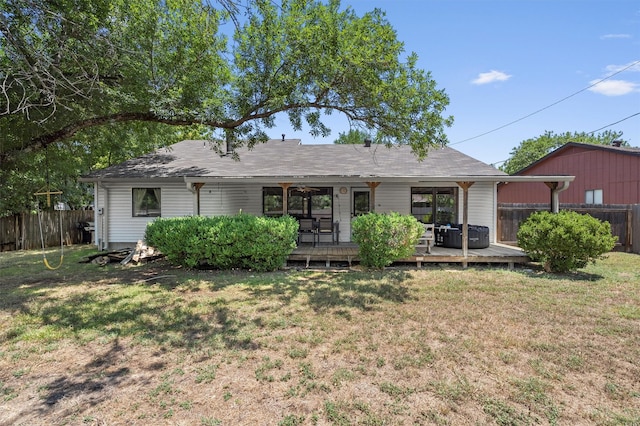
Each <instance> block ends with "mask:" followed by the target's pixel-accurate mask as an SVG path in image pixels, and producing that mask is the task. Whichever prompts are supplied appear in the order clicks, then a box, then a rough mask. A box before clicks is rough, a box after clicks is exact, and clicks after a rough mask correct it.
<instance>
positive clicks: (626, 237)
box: [498, 142, 640, 252]
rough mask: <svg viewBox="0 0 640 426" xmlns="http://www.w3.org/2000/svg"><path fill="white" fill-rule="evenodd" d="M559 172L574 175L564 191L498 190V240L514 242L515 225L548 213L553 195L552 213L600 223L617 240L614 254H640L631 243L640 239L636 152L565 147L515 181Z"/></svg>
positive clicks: (517, 185)
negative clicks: (536, 213)
mask: <svg viewBox="0 0 640 426" xmlns="http://www.w3.org/2000/svg"><path fill="white" fill-rule="evenodd" d="M559 173H566V174H569V175H573V176H575V180H574V181H573V183H572V184H571V186H570V187H568V188H557V187H555V184H553V183H552V182H550V183H549V184H548V187H544V186H540V185H536V184H532V183H528V182H513V181H512V182H505V183H502V184H500V185H499V186H498V206H499V226H498V239H499V241H502V242H507V243H509V242H514V241H515V240H516V235H517V230H518V224H519V223H520V222H522V221H523V220H524V219H526V217H527V216H528V215H529V214H531V213H532V212H534V211H539V210H547V209H549V204H550V193H551V191H555V193H557V194H558V203H560V204H559V205H556V206H554V207H553V208H554V210H556V211H557V210H558V209H559V208H560V207H562V209H566V210H574V211H577V212H580V213H588V214H590V215H591V216H593V217H596V218H597V219H600V220H606V221H608V222H609V223H610V225H611V230H612V233H613V235H615V236H617V237H618V244H617V249H624V250H626V251H632V250H633V251H634V252H638V251H640V244H638V243H637V242H636V243H635V244H633V242H634V241H639V240H640V238H638V235H640V234H638V233H639V232H640V226H638V223H639V221H640V217H638V216H639V215H638V214H637V213H635V214H634V213H633V212H634V211H638V205H639V204H640V148H629V147H621V146H617V145H611V146H608V145H593V144H584V143H576V142H569V143H567V144H565V145H563V146H561V147H560V148H558V149H556V150H555V151H553V152H551V153H549V154H547V155H546V156H544V157H543V158H541V159H540V160H538V161H536V162H535V163H533V164H531V165H530V166H528V167H526V168H524V169H522V170H520V171H519V172H517V173H516V176H540V175H556V174H559ZM633 205H636V206H635V207H634V206H633ZM634 232H635V233H636V234H634ZM634 235H636V236H635V237H634Z"/></svg>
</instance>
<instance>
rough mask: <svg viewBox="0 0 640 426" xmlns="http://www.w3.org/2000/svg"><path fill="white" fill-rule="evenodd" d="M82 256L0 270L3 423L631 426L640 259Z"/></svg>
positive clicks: (0, 264)
mask: <svg viewBox="0 0 640 426" xmlns="http://www.w3.org/2000/svg"><path fill="white" fill-rule="evenodd" d="M52 253H53V252H52ZM88 253H90V251H89V250H87V249H77V248H71V249H69V250H67V251H66V254H65V263H64V264H63V266H62V267H61V268H60V269H58V270H56V271H49V270H47V269H46V268H44V266H43V264H42V261H41V254H40V253H38V252H18V253H11V252H9V253H1V254H0V294H1V295H2V297H0V406H2V409H0V424H11V423H15V422H16V421H18V419H20V420H21V421H22V422H23V423H29V424H51V423H54V424H57V423H60V424H63V423H66V424H73V423H74V422H83V421H84V422H85V423H87V422H88V423H91V422H93V423H101V424H102V423H105V424H120V423H123V424H124V423H141V422H142V423H146V424H170V423H175V422H176V421H182V422H186V423H189V424H202V425H214V424H241V423H244V424H256V423H259V424H272V425H280V424H281V425H297V424H334V425H351V424H353V425H356V424H360V425H385V424H438V425H447V424H452V425H453V424H498V425H528V424H531V425H533V424H596V425H618V424H622V425H633V424H640V385H639V383H638V381H637V377H640V364H639V363H638V359H640V314H639V312H640V257H638V256H637V255H631V254H625V253H612V254H610V255H609V256H608V258H607V259H605V260H602V261H599V262H598V263H596V264H594V265H589V266H588V267H587V268H585V269H583V270H580V271H579V272H578V273H575V274H566V275H550V274H547V273H544V272H543V271H542V270H540V269H539V268H537V267H536V266H535V265H534V266H528V267H527V268H523V269H516V270H513V271H509V270H506V269H499V268H489V267H478V268H469V269H462V268H460V267H458V266H449V265H444V266H441V265H432V266H429V267H424V268H422V269H411V268H402V267H398V268H389V269H387V270H385V271H382V272H381V271H375V272H370V271H366V270H359V269H357V268H354V269H353V270H326V271H325V270H296V269H291V270H286V271H279V272H274V273H265V274H260V273H255V272H251V271H229V272H221V271H190V270H185V269H182V268H173V267H171V266H169V265H167V264H166V263H164V262H158V263H150V264H145V265H140V266H127V267H123V266H121V265H118V264H115V265H114V264H109V265H107V266H104V267H100V266H97V265H94V264H80V263H78V260H79V259H81V258H82V257H83V256H85V255H86V254H88ZM33 395H38V397H39V398H37V400H34V399H33ZM69 401H73V404H74V405H73V409H69V406H68V405H65V404H69ZM131 401H135V404H131ZM582 401H591V402H590V403H589V404H587V403H582ZM16 416H18V417H16ZM83 419H85V420H83Z"/></svg>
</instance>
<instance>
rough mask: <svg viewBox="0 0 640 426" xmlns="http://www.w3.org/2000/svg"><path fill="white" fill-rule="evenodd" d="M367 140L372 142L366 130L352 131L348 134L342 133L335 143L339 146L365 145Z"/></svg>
mask: <svg viewBox="0 0 640 426" xmlns="http://www.w3.org/2000/svg"><path fill="white" fill-rule="evenodd" d="M366 139H369V140H372V137H371V135H370V134H369V133H367V132H365V131H364V130H359V129H350V130H349V131H348V132H340V133H339V134H338V138H337V139H336V140H335V141H333V143H335V144H338V145H363V144H364V141H365V140H366Z"/></svg>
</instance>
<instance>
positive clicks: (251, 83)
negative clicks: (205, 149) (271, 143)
mask: <svg viewBox="0 0 640 426" xmlns="http://www.w3.org/2000/svg"><path fill="white" fill-rule="evenodd" d="M404 54H405V52H404V50H403V44H402V43H401V42H400V41H399V40H398V39H397V37H396V33H395V31H394V29H393V28H392V27H391V25H390V24H389V22H388V21H387V20H386V18H385V15H384V13H383V12H382V11H381V10H377V9H376V10H373V11H371V12H370V13H366V14H364V15H363V16H357V15H356V14H355V12H354V11H353V10H352V9H351V8H349V7H346V8H342V7H341V5H340V2H339V1H337V0H331V1H328V2H323V1H319V0H315V1H314V0H283V1H282V2H281V3H280V4H276V3H275V2H271V1H264V0H246V3H245V2H243V3H240V2H239V1H236V0H216V1H215V2H213V0H211V1H207V0H205V1H201V0H165V1H159V0H93V1H91V2H86V1H77V0H56V1H53V0H43V1H34V0H0V83H1V84H0V135H1V136H0V179H1V180H2V183H3V185H0V186H2V187H3V190H2V191H3V193H2V196H3V198H2V199H3V201H4V203H3V204H4V206H0V214H2V213H6V212H8V211H10V210H15V209H19V208H21V207H22V206H23V205H24V204H25V203H27V200H26V199H25V197H24V194H31V193H33V192H34V191H35V190H37V189H38V187H39V186H41V185H40V184H41V183H42V179H43V178H39V177H38V176H44V170H43V169H42V165H43V164H45V163H47V164H48V167H49V168H51V169H57V172H59V173H60V177H61V179H63V180H73V179H75V177H76V176H77V175H78V174H81V173H85V172H87V171H89V170H90V169H92V168H96V167H101V166H104V165H107V164H110V163H112V162H113V161H116V160H118V159H120V160H124V159H126V158H130V156H134V155H139V154H141V153H142V152H148V151H149V150H151V149H153V148H156V147H158V146H160V145H168V144H170V143H173V142H176V141H177V140H179V139H178V137H179V136H183V135H186V134H192V135H194V136H197V137H199V138H203V137H204V138H207V139H210V140H212V141H217V142H218V143H222V142H223V141H225V140H226V139H227V137H231V139H232V140H233V142H234V144H235V145H236V146H240V145H242V144H248V145H253V144H256V143H259V142H261V141H264V140H266V139H267V131H268V129H270V128H272V127H273V126H274V125H275V117H276V115H278V114H286V115H288V118H289V120H290V122H291V123H292V125H293V127H294V128H295V129H297V130H301V129H302V127H303V126H304V125H305V124H306V125H308V126H309V128H310V129H311V133H312V134H313V135H325V136H326V135H328V134H329V131H330V129H329V128H328V127H327V126H326V125H325V124H324V122H323V119H324V118H325V116H324V115H323V114H332V113H339V114H344V115H345V116H346V117H347V118H348V119H349V120H350V121H351V122H352V123H354V124H356V125H361V126H363V127H366V128H368V129H371V130H372V131H375V134H376V138H375V139H376V142H381V143H386V144H394V143H406V144H409V145H411V147H412V148H413V149H414V151H415V153H416V154H417V155H419V156H422V155H426V152H427V149H428V148H429V146H431V145H432V144H440V143H442V142H443V141H446V136H445V134H444V128H445V127H447V126H449V125H451V123H452V118H450V117H444V116H443V113H444V110H445V108H446V106H447V104H448V102H449V99H448V97H447V95H446V94H445V92H444V91H443V90H441V89H438V88H437V87H436V82H435V81H434V80H433V79H432V78H431V75H430V73H429V72H426V71H424V70H422V69H419V68H417V66H416V62H417V57H416V55H415V54H408V55H407V56H406V57H403V55H404ZM45 148H46V151H47V152H48V154H46V155H45V154H44V151H45ZM65 153H66V155H65ZM73 156H77V158H72V157H73ZM45 158H48V160H47V161H45ZM34 166H35V167H39V168H38V169H34ZM66 172H69V173H68V174H66V175H65V173H66ZM55 174H56V173H53V172H52V173H51V176H53V175H55ZM23 178H26V179H23ZM54 183H55V182H54ZM54 183H52V185H53V184H54ZM55 184H57V185H62V183H55ZM8 192H11V193H12V196H11V197H10V198H11V200H12V201H9V198H7V199H5V198H4V197H5V195H6V194H7V193H8ZM18 192H21V193H22V196H17V193H18ZM16 197H17V198H22V199H21V200H18V199H17V198H16ZM27 204H28V203H27Z"/></svg>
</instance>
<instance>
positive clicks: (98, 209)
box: [80, 136, 573, 255]
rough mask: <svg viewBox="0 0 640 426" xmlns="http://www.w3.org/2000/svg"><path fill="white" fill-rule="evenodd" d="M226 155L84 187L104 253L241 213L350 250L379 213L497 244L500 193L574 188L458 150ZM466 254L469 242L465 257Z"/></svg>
mask: <svg viewBox="0 0 640 426" xmlns="http://www.w3.org/2000/svg"><path fill="white" fill-rule="evenodd" d="M227 151H228V152H216V151H215V150H213V149H212V147H211V146H210V142H207V141H194V140H185V141H182V142H179V143H176V144H174V145H172V146H169V147H167V148H161V149H158V150H156V151H155V152H153V153H150V154H147V155H144V156H141V157H138V158H135V159H132V160H129V161H125V162H123V163H120V164H117V165H114V166H111V167H108V168H105V169H102V170H97V171H94V172H92V173H90V174H88V175H86V176H84V177H82V178H81V179H80V180H81V181H83V182H92V183H94V212H95V232H96V234H95V244H96V245H97V246H98V248H99V249H115V248H122V247H131V246H132V245H135V243H136V242H137V241H138V240H140V239H142V238H143V236H144V232H145V229H146V225H147V223H148V222H150V221H152V220H154V219H155V218H156V217H160V216H162V217H176V216H190V215H207V216H214V215H233V214H237V213H238V212H240V211H242V212H243V213H248V214H253V215H264V216H279V215H282V214H289V215H292V216H295V217H297V218H312V219H315V220H320V219H329V220H330V221H331V222H332V223H333V224H335V231H337V232H335V238H336V242H337V243H339V242H349V241H351V226H350V225H351V220H352V218H354V217H356V216H357V215H360V214H364V213H367V212H370V211H376V212H381V213H384V212H392V211H393V212H397V213H400V214H411V215H413V216H415V217H416V218H418V219H419V220H421V221H423V222H425V223H436V224H453V223H464V224H470V223H472V224H474V225H480V226H486V227H488V228H489V233H490V234H489V239H490V242H491V243H495V242H496V223H497V185H498V183H500V182H505V181H528V182H539V183H540V184H544V182H547V183H550V185H551V186H552V187H553V188H555V189H554V194H555V198H556V199H557V194H558V192H559V191H561V190H563V189H566V188H567V187H568V186H569V183H570V182H571V181H572V180H573V176H509V175H507V174H505V173H503V172H501V171H499V170H497V169H495V168H494V167H492V166H490V165H488V164H485V163H483V162H481V161H478V160H476V159H473V158H471V157H469V156H467V155H465V154H462V153H461V152H459V151H456V150H455V149H452V148H449V147H443V148H434V149H431V150H430V151H429V153H428V155H427V157H426V158H425V159H424V160H422V161H419V160H418V159H417V157H416V156H415V155H414V154H413V153H412V151H411V148H410V147H408V146H405V145H402V146H393V147H391V148H387V147H385V146H384V145H376V144H373V145H372V144H370V143H369V142H366V143H365V144H364V145H339V144H316V145H305V144H302V143H301V141H300V140H299V139H285V138H284V136H283V138H282V139H271V140H269V141H267V142H265V143H260V144H257V145H256V146H255V147H253V148H252V149H247V148H240V149H238V150H236V151H233V152H232V150H231V149H227ZM463 229H466V226H464V227H463ZM465 232H466V231H465ZM466 249H467V247H466V240H465V243H463V252H464V253H465V255H466Z"/></svg>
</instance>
